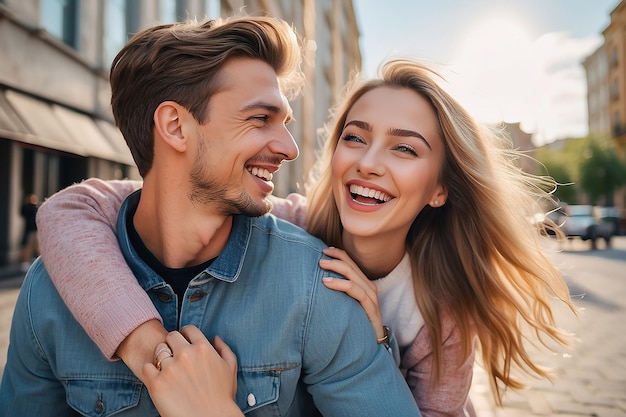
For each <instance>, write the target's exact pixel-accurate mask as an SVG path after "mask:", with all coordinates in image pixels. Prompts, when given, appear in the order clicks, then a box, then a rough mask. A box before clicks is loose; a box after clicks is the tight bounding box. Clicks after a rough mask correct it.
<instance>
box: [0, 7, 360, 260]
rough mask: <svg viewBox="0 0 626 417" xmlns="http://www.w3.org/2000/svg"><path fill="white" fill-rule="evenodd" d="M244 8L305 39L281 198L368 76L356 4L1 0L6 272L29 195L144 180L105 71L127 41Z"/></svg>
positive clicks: (0, 235) (0, 145)
mask: <svg viewBox="0 0 626 417" xmlns="http://www.w3.org/2000/svg"><path fill="white" fill-rule="evenodd" d="M242 10H243V11H244V12H246V13H248V14H269V15H272V16H276V17H282V18H284V19H285V20H287V21H289V22H290V23H292V24H293V25H294V27H295V28H296V30H297V31H298V32H299V34H300V35H301V36H302V37H303V38H304V39H305V43H304V46H305V63H306V65H305V72H306V75H307V85H306V87H305V92H304V96H303V98H301V99H298V100H297V101H295V102H294V103H292V106H293V109H294V115H295V122H294V123H292V124H290V130H291V131H292V133H293V135H294V138H295V139H296V141H297V142H298V144H299V146H300V150H301V156H300V157H299V158H298V160H297V161H294V162H291V163H289V164H286V165H285V166H283V168H282V169H281V172H279V173H278V175H276V177H275V180H274V182H275V184H276V194H278V195H285V194H286V193H288V192H292V191H296V190H297V189H298V186H299V185H301V184H302V182H303V180H304V178H305V176H306V173H307V172H308V170H309V168H310V167H311V165H312V163H313V161H314V157H315V152H314V149H315V148H316V145H317V132H318V130H319V129H320V128H322V126H323V124H324V122H325V120H326V117H327V115H328V109H329V108H330V107H331V106H332V105H333V103H334V101H335V100H336V98H337V96H338V94H339V92H340V91H341V89H342V87H343V86H344V85H345V84H346V82H347V81H348V79H349V77H350V76H351V74H352V73H353V72H354V71H359V70H360V68H361V54H360V49H359V44H358V41H359V31H358V27H357V22H356V18H355V12H354V9H353V5H352V1H351V0H298V1H293V2H287V1H282V0H273V1H272V0H256V1H255V0H252V1H243V0H239V1H237V0H231V1H228V0H222V1H220V0H0V265H5V264H8V263H12V262H16V261H17V258H18V253H19V241H20V238H21V233H22V228H23V220H22V219H21V217H20V215H19V209H20V206H21V203H22V201H23V198H24V196H25V195H28V194H30V193H33V192H34V193H36V194H37V195H38V196H39V198H40V200H41V199H44V198H46V197H48V196H50V195H51V194H53V193H54V192H56V191H57V190H59V189H61V188H63V187H66V186H68V185H70V184H72V183H75V182H78V181H81V180H82V179H85V178H89V177H100V178H105V179H114V178H117V179H119V178H135V179H138V178H139V175H138V172H137V169H136V168H135V166H134V162H133V160H132V157H131V155H130V152H129V151H128V149H127V147H126V144H125V142H124V139H123V138H122V136H121V134H120V133H119V131H118V130H117V128H116V127H115V126H114V122H113V117H112V115H111V111H110V105H109V100H110V90H109V84H108V69H109V65H110V63H111V62H112V60H113V57H114V56H115V54H116V53H117V51H119V49H120V48H121V47H122V46H123V45H124V44H125V43H126V41H127V40H128V39H129V36H131V35H132V34H133V33H136V32H137V31H139V30H140V29H142V28H144V27H146V26H150V25H152V24H155V23H158V22H173V21H179V20H185V19H187V18H197V19H199V20H200V19H203V18H205V17H217V16H220V15H221V16H226V15H230V14H233V13H241V11H242Z"/></svg>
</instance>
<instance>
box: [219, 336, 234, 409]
mask: <svg viewBox="0 0 626 417" xmlns="http://www.w3.org/2000/svg"><path fill="white" fill-rule="evenodd" d="M213 346H214V347H215V350H216V351H217V353H219V355H220V356H221V357H222V359H223V360H224V362H226V364H227V365H228V366H229V367H230V369H231V372H232V375H233V398H234V397H235V394H237V356H235V354H234V353H233V351H232V350H231V349H230V347H229V346H228V345H227V344H226V342H224V341H223V340H222V338H221V337H219V336H215V338H214V339H213Z"/></svg>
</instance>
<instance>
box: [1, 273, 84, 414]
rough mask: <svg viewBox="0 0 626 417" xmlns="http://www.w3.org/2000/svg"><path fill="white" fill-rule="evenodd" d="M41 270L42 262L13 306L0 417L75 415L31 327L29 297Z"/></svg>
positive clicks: (30, 274) (27, 280) (30, 275)
mask: <svg viewBox="0 0 626 417" xmlns="http://www.w3.org/2000/svg"><path fill="white" fill-rule="evenodd" d="M42 269H43V265H42V263H41V262H36V263H35V264H34V265H33V268H31V270H30V272H29V273H28V275H27V277H26V279H25V280H24V283H23V285H22V289H21V291H20V295H19V297H18V299H17V303H16V305H15V311H14V314H13V321H12V324H11V332H10V341H9V349H8V352H7V362H6V366H5V368H4V373H3V376H2V383H0V416H13V417H27V416H38V417H54V416H59V417H62V416H69V415H74V413H75V412H74V411H73V410H72V409H71V408H69V407H68V405H67V403H66V401H65V390H64V388H63V386H62V384H61V383H60V382H59V380H58V379H57V378H56V377H55V375H54V373H53V372H52V369H51V367H50V365H49V364H48V361H47V360H46V358H45V357H44V354H43V351H42V349H41V346H40V344H39V340H38V339H37V338H36V337H35V331H34V329H33V327H32V321H31V317H30V311H31V308H30V305H29V303H30V294H31V289H32V286H33V285H34V282H36V280H37V279H36V275H37V274H38V273H41V271H42ZM35 285H36V284H35Z"/></svg>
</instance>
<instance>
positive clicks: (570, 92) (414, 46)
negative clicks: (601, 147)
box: [353, 0, 620, 146]
mask: <svg viewBox="0 0 626 417" xmlns="http://www.w3.org/2000/svg"><path fill="white" fill-rule="evenodd" d="M619 2H620V0H385V1H383V0H353V4H354V8H355V13H356V15H357V22H358V25H359V31H360V34H361V36H360V47H361V54H362V58H363V72H364V73H365V75H366V76H375V75H376V70H377V68H378V66H379V64H380V63H381V62H382V61H383V60H385V59H388V58H391V57H398V56H401V57H411V58H415V59H418V60H420V61H423V62H426V63H427V64H429V65H430V66H432V67H433V68H435V69H436V70H437V71H438V72H439V73H440V74H441V75H442V76H443V78H444V80H445V81H444V82H443V85H444V87H445V88H446V90H447V91H448V92H449V93H451V94H452V95H453V96H454V97H455V98H456V99H457V100H458V101H459V102H460V103H461V104H462V105H463V106H464V107H465V108H466V109H467V110H468V111H469V112H470V113H471V114H472V115H474V117H476V118H477V119H478V120H479V121H481V122H485V123H498V122H502V121H505V122H508V123H516V122H519V123H520V127H521V128H522V130H524V131H526V132H528V133H531V134H533V142H534V143H535V145H537V146H540V145H542V144H545V143H550V142H553V141H555V140H558V139H564V138H569V137H582V136H586V135H587V133H588V125H587V99H586V94H587V87H586V85H587V83H586V78H585V70H584V67H583V66H582V62H583V60H584V59H585V58H586V57H588V56H589V55H590V54H591V53H593V52H594V51H595V50H596V49H598V47H599V46H600V45H602V42H603V38H602V31H603V30H604V29H605V28H606V27H607V26H608V24H609V23H610V13H611V11H612V10H613V9H614V8H615V7H616V6H617V5H618V4H619Z"/></svg>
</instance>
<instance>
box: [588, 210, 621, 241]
mask: <svg viewBox="0 0 626 417" xmlns="http://www.w3.org/2000/svg"><path fill="white" fill-rule="evenodd" d="M593 214H594V216H595V217H596V218H597V219H599V220H600V221H602V222H607V223H612V224H613V235H621V234H623V233H624V230H622V223H623V220H624V219H623V213H622V211H621V210H620V209H619V208H617V207H600V206H596V207H594V208H593Z"/></svg>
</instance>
